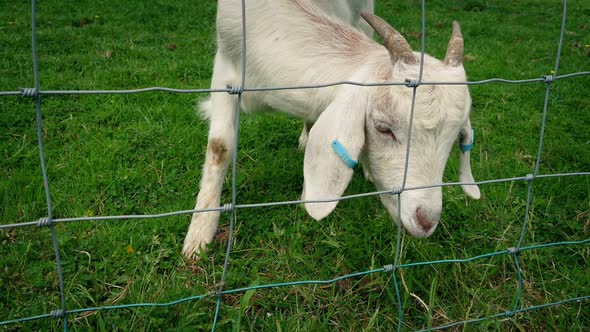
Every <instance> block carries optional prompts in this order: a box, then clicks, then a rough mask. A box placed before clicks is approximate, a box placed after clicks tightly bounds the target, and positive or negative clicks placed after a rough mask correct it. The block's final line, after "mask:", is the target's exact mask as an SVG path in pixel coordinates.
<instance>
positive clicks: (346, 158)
mask: <svg viewBox="0 0 590 332" xmlns="http://www.w3.org/2000/svg"><path fill="white" fill-rule="evenodd" d="M332 149H334V152H336V154H337V155H338V157H340V159H342V161H343V162H344V164H346V166H348V168H354V167H355V166H356V165H357V164H358V162H357V161H356V160H354V159H352V157H351V156H350V154H349V153H348V151H347V150H346V148H345V147H344V145H342V144H341V143H340V142H338V140H337V139H335V140H333V141H332Z"/></svg>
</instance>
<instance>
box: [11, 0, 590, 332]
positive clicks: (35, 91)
mask: <svg viewBox="0 0 590 332" xmlns="http://www.w3.org/2000/svg"><path fill="white" fill-rule="evenodd" d="M241 6H242V10H241V12H242V20H241V25H242V31H243V39H242V73H241V81H240V85H239V86H228V87H227V88H226V89H175V88H168V87H149V88H140V89H129V90H42V89H41V88H40V82H39V69H38V53H37V41H36V1H35V0H32V1H31V11H32V18H31V26H32V28H31V29H32V30H31V31H32V53H33V54H32V57H33V67H34V68H33V69H34V81H35V86H34V88H21V89H19V90H16V91H0V96H21V97H28V98H33V99H34V100H35V105H36V110H37V112H36V115H37V131H38V145H39V158H40V164H41V171H42V177H43V181H44V187H45V196H46V204H47V211H48V215H47V217H44V218H41V219H40V220H37V221H31V222H22V223H12V224H3V225H0V229H11V228H19V227H32V226H38V227H49V228H50V230H51V238H52V243H53V249H54V254H55V260H56V263H57V264H56V266H57V275H58V279H59V292H60V300H61V302H60V307H59V308H58V309H55V310H52V311H51V312H50V313H48V314H40V315H36V316H30V317H23V318H17V319H11V320H5V321H0V326H7V325H11V324H17V323H23V322H27V321H33V320H40V319H61V320H62V322H63V328H64V331H67V330H68V320H67V318H68V316H69V315H76V314H81V313H87V312H94V311H103V310H124V309H132V308H149V307H170V306H175V305H178V304H181V303H185V302H189V301H198V300H202V299H204V298H215V299H216V308H215V314H214V319H213V323H212V329H213V330H215V329H216V327H217V320H218V317H219V315H220V308H221V303H222V301H223V296H224V295H229V294H238V293H245V292H247V291H250V290H260V289H271V288H279V287H294V286H306V285H329V284H334V283H336V282H338V281H341V280H344V279H350V278H359V277H363V276H366V275H370V274H375V273H384V274H391V276H392V279H393V283H394V287H395V294H396V301H397V303H396V304H397V307H398V322H397V330H401V329H402V326H403V305H402V302H401V297H400V288H399V285H398V283H397V277H396V274H397V272H398V270H400V269H411V268H414V267H420V266H430V265H443V264H468V263H471V262H474V261H477V260H481V259H484V258H491V257H496V256H507V255H508V256H512V257H513V259H514V263H515V264H514V265H515V269H516V273H517V276H518V288H517V291H516V294H515V300H514V304H513V307H512V308H511V310H507V311H505V312H500V313H497V314H491V315H487V316H482V317H478V318H471V319H465V320H460V321H456V322H453V323H450V324H447V325H441V326H436V327H432V328H429V330H441V329H448V328H452V327H455V326H459V325H464V324H469V323H477V322H481V321H483V320H487V319H496V318H506V317H512V316H514V315H516V314H522V313H526V312H529V311H533V310H538V309H544V308H548V307H553V306H558V305H564V304H570V303H578V302H582V301H588V300H590V295H585V296H579V297H573V298H569V299H565V300H561V301H556V302H551V303H545V304H540V305H533V306H528V307H521V306H520V300H521V293H522V288H523V280H522V270H521V267H520V258H519V254H520V253H521V252H525V251H533V250H542V249H547V248H553V247H563V246H586V245H588V244H590V239H585V240H580V241H560V242H552V243H544V244H536V245H530V246H522V243H523V238H524V235H525V234H526V230H527V224H528V218H529V214H530V206H531V202H532V188H533V183H534V182H536V181H538V180H542V179H549V178H561V177H586V176H589V175H590V172H573V173H556V174H539V166H540V161H541V156H542V149H543V141H544V133H545V125H546V116H547V110H548V104H549V102H548V101H549V95H550V88H551V84H553V83H555V82H557V81H559V80H564V79H571V78H575V77H580V76H587V75H590V72H589V71H581V72H575V73H568V74H562V75H557V72H558V69H559V61H560V57H561V48H562V45H563V36H564V32H565V22H566V17H567V0H563V13H562V23H561V30H560V36H559V43H558V50H557V54H556V60H555V68H554V71H553V73H554V74H552V75H543V76H541V77H539V78H530V79H523V80H509V79H503V78H491V79H486V80H480V81H465V82H428V81H422V73H423V67H422V64H423V62H424V61H423V59H424V55H425V31H426V24H425V22H426V18H425V17H426V16H425V13H426V1H425V0H422V1H421V6H422V31H421V52H420V55H421V61H420V72H419V77H418V78H417V79H411V78H408V79H406V80H405V81H404V82H386V83H360V82H353V81H339V82H332V83H325V84H309V85H301V86H283V87H247V86H246V49H247V45H246V41H247V36H246V19H247V17H246V11H245V1H244V0H242V2H241ZM493 83H499V84H539V83H541V84H545V85H546V92H545V100H544V106H543V118H542V123H541V130H540V137H539V144H538V151H537V156H536V159H535V166H534V170H533V173H532V174H526V175H524V176H519V177H512V178H504V179H490V180H484V181H477V182H473V183H464V182H452V183H441V184H433V185H427V186H417V187H406V179H407V172H408V160H409V154H410V137H411V134H409V135H408V139H407V142H406V157H405V167H404V179H403V183H402V186H401V187H400V188H392V189H391V190H387V191H374V192H368V193H360V194H353V195H347V196H343V197H341V198H338V199H330V200H314V201H310V200H293V201H280V202H261V203H253V204H239V203H238V200H237V182H236V181H237V176H236V172H237V171H236V170H237V152H238V148H237V146H238V143H239V126H240V117H239V114H240V112H239V108H240V102H241V96H242V94H243V93H246V92H264V91H278V90H295V89H298V90H300V89H319V88H327V87H334V86H338V85H355V86H363V87H376V86H407V87H408V88H411V89H413V97H412V108H411V114H412V116H410V123H409V126H408V129H409V132H411V129H412V121H413V112H414V108H415V107H414V103H415V98H416V90H417V88H418V87H419V86H421V85H468V86H469V85H484V84H493ZM153 92H166V93H174V94H183V93H229V94H232V95H237V102H236V109H237V111H238V112H237V114H238V116H237V117H236V123H235V127H236V128H235V142H234V144H235V147H236V148H235V149H234V151H233V156H232V159H233V163H232V183H231V187H232V199H231V203H227V204H223V205H222V206H221V207H219V208H210V209H193V210H183V211H172V212H168V213H159V214H145V215H115V216H86V217H75V218H53V215H52V202H51V191H50V186H49V179H48V176H47V167H46V162H45V156H44V147H43V135H42V132H43V127H42V123H43V122H42V108H41V97H42V96H43V97H50V96H60V95H106V94H110V95H113V94H140V93H153ZM517 181H525V182H526V185H527V196H526V197H527V198H526V211H525V214H524V220H523V224H522V228H521V233H520V237H519V240H518V243H517V244H516V245H515V246H514V247H510V248H506V249H505V250H501V251H496V252H491V253H485V254H481V255H477V256H473V257H469V258H463V259H443V260H435V261H423V262H414V263H405V264H400V263H399V259H400V253H401V244H400V239H401V230H402V226H401V223H398V225H397V230H398V232H397V243H396V253H395V259H394V260H393V262H392V264H387V265H385V266H383V267H381V268H379V269H372V270H367V271H362V272H356V273H349V274H344V275H341V276H339V277H336V278H332V279H324V280H301V281H293V282H282V283H271V284H265V285H257V286H250V287H243V288H234V289H224V288H223V285H224V284H225V280H226V277H227V271H228V267H229V258H230V255H231V245H232V243H233V238H234V234H233V232H234V223H235V217H236V214H237V211H238V210H240V209H250V208H269V207H276V206H285V205H295V204H302V203H325V202H334V201H341V200H350V199H358V198H362V197H370V196H375V195H395V196H397V200H398V203H399V204H401V200H400V195H401V193H402V192H404V191H412V190H421V189H428V188H435V187H451V186H460V185H490V184H496V183H508V182H510V183H512V182H517ZM398 206H399V205H398ZM211 211H220V212H229V213H230V227H229V229H230V232H229V239H228V241H227V243H228V246H227V250H226V254H225V260H224V265H223V271H222V277H221V282H220V283H219V284H220V286H219V288H218V289H217V290H215V291H210V292H207V293H205V294H201V295H195V296H189V297H185V298H181V299H178V300H175V301H170V302H161V303H158V302H151V303H134V304H126V305H110V306H98V307H87V308H77V309H68V308H67V299H66V295H65V291H64V281H63V273H62V262H61V259H60V251H59V248H60V247H59V241H58V237H57V234H56V232H55V228H54V226H55V224H57V223H69V222H84V221H113V220H122V219H139V220H144V219H155V218H165V217H170V216H177V215H187V214H193V213H203V212H211ZM399 211H401V208H400V209H398V213H400V212H399ZM398 217H399V215H398Z"/></svg>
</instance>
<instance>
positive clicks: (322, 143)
mask: <svg viewBox="0 0 590 332" xmlns="http://www.w3.org/2000/svg"><path fill="white" fill-rule="evenodd" d="M340 89H341V91H340V92H339V93H337V95H336V98H334V100H333V101H332V103H331V104H330V105H328V107H327V108H326V109H325V110H324V112H323V113H322V114H321V115H320V117H319V118H318V119H317V121H316V123H315V124H314V125H313V127H312V128H311V131H310V132H309V138H308V141H307V146H306V149H305V158H304V165H303V175H304V186H303V199H304V200H309V201H313V200H329V199H339V198H340V197H341V196H342V194H343V193H344V190H345V189H346V187H347V186H348V183H349V182H350V179H351V178H352V174H353V172H354V171H353V169H352V168H350V167H349V166H347V164H346V163H345V162H344V161H343V160H342V159H341V157H339V155H338V154H337V153H336V152H335V151H334V150H333V148H332V142H333V141H334V140H338V141H339V142H340V143H341V145H342V146H343V147H344V148H345V149H346V151H347V152H348V154H349V156H350V158H352V159H354V160H358V158H359V155H360V153H361V150H362V149H363V146H364V145H365V114H366V108H367V92H366V91H365V90H363V88H361V87H354V86H343V87H341V88H340ZM337 204H338V201H333V202H326V203H306V204H305V209H306V210H307V212H308V213H309V215H310V216H311V217H313V218H314V219H316V220H321V219H323V218H324V217H326V216H327V215H329V214H330V213H331V212H332V210H334V208H335V207H336V205H337Z"/></svg>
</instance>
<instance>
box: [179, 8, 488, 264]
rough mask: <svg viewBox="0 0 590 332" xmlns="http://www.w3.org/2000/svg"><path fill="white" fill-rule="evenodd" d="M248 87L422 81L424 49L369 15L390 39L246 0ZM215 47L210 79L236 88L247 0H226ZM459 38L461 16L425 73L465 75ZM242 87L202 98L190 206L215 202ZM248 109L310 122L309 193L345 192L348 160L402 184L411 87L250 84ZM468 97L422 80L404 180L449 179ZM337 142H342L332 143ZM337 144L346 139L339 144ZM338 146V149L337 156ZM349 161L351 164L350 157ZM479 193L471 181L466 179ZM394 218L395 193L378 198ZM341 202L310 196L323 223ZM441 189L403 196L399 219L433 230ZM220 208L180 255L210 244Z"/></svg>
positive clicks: (464, 169) (202, 220) (384, 181)
mask: <svg viewBox="0 0 590 332" xmlns="http://www.w3.org/2000/svg"><path fill="white" fill-rule="evenodd" d="M246 15H247V17H248V18H249V19H247V20H246V22H247V26H246V30H247V38H248V39H247V64H246V66H247V67H246V75H247V85H248V86H251V87H270V86H298V85H307V84H321V83H329V82H338V81H344V80H348V81H356V82H367V83H368V82H373V83H374V82H404V80H405V79H407V78H412V79H414V78H417V77H418V75H419V74H418V73H419V66H420V64H419V61H420V60H419V59H420V54H419V53H414V52H412V50H411V48H410V46H409V44H408V43H407V41H406V40H405V39H404V38H403V37H402V36H401V35H400V34H399V33H398V32H397V31H396V30H395V29H393V28H392V27H391V26H389V25H388V24H387V23H386V22H385V21H384V20H382V19H381V18H379V17H377V16H374V15H372V14H368V13H363V14H362V16H363V18H364V19H365V20H366V21H367V22H368V23H369V24H370V25H371V26H372V27H373V28H374V29H375V31H376V32H377V33H378V34H379V35H380V36H381V37H382V39H383V40H384V45H385V47H383V46H382V45H380V44H378V43H376V42H375V41H373V40H372V39H371V38H369V37H367V36H366V35H365V34H362V33H360V32H358V31H357V30H355V29H353V28H351V27H350V26H349V25H347V24H344V23H343V22H342V21H340V20H337V19H334V18H333V17H330V16H328V15H326V14H325V13H323V12H322V11H321V10H320V9H319V8H318V7H317V4H316V3H315V1H312V0H267V1H262V0H261V1H247V2H246ZM217 39H218V50H217V54H216V57H215V64H214V68H213V78H212V83H211V88H213V89H219V88H225V87H226V86H228V85H229V86H239V85H240V77H241V70H242V64H241V47H242V31H241V1H240V0H221V1H219V2H218V14H217ZM462 59H463V38H462V36H461V31H460V28H459V25H458V24H457V23H456V22H454V23H453V32H452V36H451V40H450V42H449V47H448V50H447V55H446V58H445V60H444V61H439V60H437V59H435V58H433V57H430V56H428V55H426V56H425V58H424V64H423V66H424V72H423V80H424V81H445V82H463V81H465V80H466V76H465V71H464V69H463V65H462ZM236 98H237V97H236V96H235V95H230V94H226V93H213V94H211V96H210V99H209V100H207V101H206V102H204V103H203V104H202V105H201V109H202V111H203V113H204V114H205V115H206V116H207V117H208V119H209V122H210V129H209V140H208V145H207V152H206V159H205V164H204V167H203V174H202V179H201V184H200V191H199V194H198V196H197V202H196V207H195V209H206V208H214V207H219V205H220V196H221V189H222V185H223V180H224V176H225V173H226V171H227V167H228V164H229V160H230V156H231V155H232V152H233V149H234V148H235V146H234V138H235V119H236ZM241 100H242V103H241V107H242V108H243V109H245V110H274V111H278V110H280V111H282V112H285V113H288V114H291V115H294V116H297V117H299V118H301V119H303V120H304V121H305V123H306V124H308V125H310V126H311V125H313V126H312V127H311V128H310V129H311V130H310V131H309V137H308V139H307V142H306V143H307V144H306V147H305V157H304V186H303V188H304V190H303V199H305V200H327V199H338V198H340V197H341V195H342V194H343V192H344V190H345V189H346V187H347V185H348V182H349V181H350V179H351V178H352V174H353V169H352V168H351V167H352V166H353V165H352V164H350V160H353V159H357V160H358V159H359V158H360V161H361V163H362V164H363V168H364V170H365V172H367V173H368V175H369V176H370V178H371V179H372V181H373V182H374V183H375V185H376V187H377V189H378V190H391V189H392V188H394V187H399V186H401V185H402V181H403V177H404V161H405V158H406V153H405V151H406V143H407V140H408V134H409V133H408V129H409V128H408V127H409V121H410V119H409V116H410V109H411V106H410V105H411V102H412V89H410V88H408V87H406V86H399V85H398V86H382V87H359V86H354V85H353V86H351V85H339V86H334V87H329V88H322V89H297V90H281V91H267V92H244V93H243V95H242V99H241ZM470 108H471V99H470V96H469V91H468V89H467V87H466V86H465V85H436V86H433V85H424V86H420V87H418V88H417V94H416V102H415V112H414V120H413V127H412V135H411V137H410V144H411V145H410V155H409V161H408V166H409V168H408V172H407V182H406V187H408V188H409V187H415V186H424V185H430V184H438V183H441V182H442V176H443V171H444V168H445V165H446V161H447V159H448V156H449V153H450V150H451V147H452V145H453V142H454V141H455V140H456V139H457V137H459V138H460V142H462V143H469V142H470V141H471V137H472V136H471V135H472V134H471V124H470V121H469V113H470ZM333 142H337V143H333ZM333 144H337V145H340V146H341V147H343V148H340V149H335V150H333ZM337 152H338V153H337ZM347 159H350V160H348V164H347ZM460 160H461V171H460V180H461V181H462V182H473V177H472V175H471V168H470V165H469V151H466V152H462V153H461V159H460ZM463 189H464V191H465V192H466V193H467V195H469V196H471V197H473V198H475V199H477V198H479V196H480V193H479V189H478V188H477V186H475V185H471V186H470V185H466V186H463ZM380 198H381V201H382V202H383V204H384V205H385V207H386V208H387V209H388V211H389V213H390V214H391V216H392V217H393V218H394V220H396V219H397V216H398V206H397V197H396V196H395V195H381V196H380ZM337 203H338V202H337V201H334V202H328V203H307V204H305V208H306V210H307V212H308V213H309V214H310V215H311V216H312V217H313V218H314V219H316V220H320V219H322V218H324V217H326V216H327V215H328V214H330V212H331V211H332V210H333V209H334V208H335V207H336V205H337ZM441 210H442V190H441V188H440V187H434V188H429V189H421V190H409V191H404V192H403V193H401V211H400V214H401V220H396V221H397V222H401V223H402V225H403V226H404V228H405V229H406V230H407V231H408V232H409V233H410V234H412V235H414V236H418V237H426V236H429V235H431V234H432V233H433V232H434V230H435V228H436V226H437V224H438V222H439V219H440V214H441ZM219 214H220V213H219V212H203V213H195V214H194V215H193V218H192V222H191V225H190V227H189V230H188V234H187V236H186V238H185V241H184V248H183V253H184V255H186V256H189V257H192V256H193V255H195V254H197V253H198V252H199V250H201V249H205V246H206V245H207V244H208V243H210V242H211V240H212V239H213V236H214V234H215V232H216V230H217V225H218V221H219Z"/></svg>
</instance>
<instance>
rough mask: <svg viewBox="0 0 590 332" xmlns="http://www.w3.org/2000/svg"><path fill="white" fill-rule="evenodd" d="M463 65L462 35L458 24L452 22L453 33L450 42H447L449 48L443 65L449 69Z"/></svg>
mask: <svg viewBox="0 0 590 332" xmlns="http://www.w3.org/2000/svg"><path fill="white" fill-rule="evenodd" d="M462 64H463V35H462V34H461V27H460V26H459V22H457V21H453V32H452V34H451V40H449V47H448V48H447V55H446V56H445V65H447V66H451V67H458V66H460V65H462Z"/></svg>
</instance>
